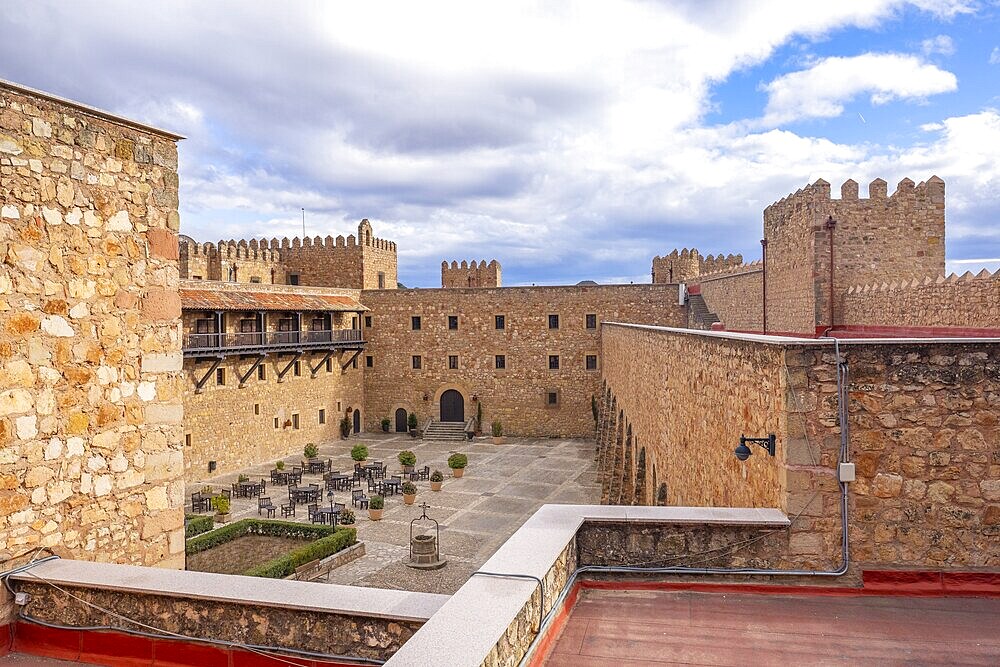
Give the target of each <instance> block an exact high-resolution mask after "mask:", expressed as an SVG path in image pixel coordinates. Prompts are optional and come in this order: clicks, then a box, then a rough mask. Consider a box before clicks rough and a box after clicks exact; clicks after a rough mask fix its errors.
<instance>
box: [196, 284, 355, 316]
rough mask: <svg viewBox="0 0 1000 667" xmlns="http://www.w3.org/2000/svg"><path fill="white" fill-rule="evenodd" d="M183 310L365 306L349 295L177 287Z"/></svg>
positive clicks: (345, 309) (316, 308) (323, 308)
mask: <svg viewBox="0 0 1000 667" xmlns="http://www.w3.org/2000/svg"><path fill="white" fill-rule="evenodd" d="M180 294H181V307H182V308H184V309H185V310H335V311H361V310H368V309H367V308H365V307H364V306H362V305H361V304H360V303H359V302H358V301H357V300H355V299H352V298H351V297H349V296H334V295H329V294H303V293H295V292H248V291H243V290H227V289H185V288H183V287H182V288H181V289H180Z"/></svg>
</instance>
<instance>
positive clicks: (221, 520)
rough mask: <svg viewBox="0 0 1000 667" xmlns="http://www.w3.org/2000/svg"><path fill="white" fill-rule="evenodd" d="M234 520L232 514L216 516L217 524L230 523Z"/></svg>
mask: <svg viewBox="0 0 1000 667" xmlns="http://www.w3.org/2000/svg"><path fill="white" fill-rule="evenodd" d="M232 518H233V515H232V513H226V514H216V515H215V523H229V520H230V519H232Z"/></svg>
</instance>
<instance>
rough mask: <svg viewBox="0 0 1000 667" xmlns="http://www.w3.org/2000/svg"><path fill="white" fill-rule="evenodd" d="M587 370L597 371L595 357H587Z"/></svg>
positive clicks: (589, 355) (594, 355)
mask: <svg viewBox="0 0 1000 667" xmlns="http://www.w3.org/2000/svg"><path fill="white" fill-rule="evenodd" d="M587 370H588V371H596V370H597V355H596V354H588V355H587Z"/></svg>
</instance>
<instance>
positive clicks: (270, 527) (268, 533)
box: [186, 519, 357, 578]
mask: <svg viewBox="0 0 1000 667" xmlns="http://www.w3.org/2000/svg"><path fill="white" fill-rule="evenodd" d="M356 542H357V531H356V530H355V529H354V528H343V527H341V528H333V527H332V526H321V525H310V524H303V523H293V522H289V521H265V520H260V519H243V520H242V521H237V522H235V523H231V524H229V525H227V526H223V527H222V528H218V529H216V530H213V531H210V532H207V533H204V534H202V535H198V536H197V537H193V538H191V539H189V540H188V541H187V547H186V553H187V557H188V566H187V567H188V569H190V570H198V571H202V572H219V573H223V574H243V575H248V576H252V577H273V578H281V577H287V576H289V575H290V574H293V573H294V572H295V568H297V567H299V566H300V565H303V564H305V563H308V562H310V561H313V560H317V559H321V558H326V557H327V556H330V555H331V554H334V553H337V552H338V551H342V550H344V549H346V548H347V547H349V546H351V545H352V544H355V543H356Z"/></svg>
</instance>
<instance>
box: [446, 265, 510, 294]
mask: <svg viewBox="0 0 1000 667" xmlns="http://www.w3.org/2000/svg"><path fill="white" fill-rule="evenodd" d="M501 274H502V270H501V268H500V263H499V262H498V261H496V260H495V259H491V260H490V263H489V264H487V263H486V260H485V259H484V260H481V261H480V262H478V263H477V262H476V260H472V262H466V261H465V260H464V259H463V260H462V263H461V264H459V263H458V262H456V261H452V263H451V266H449V265H448V262H441V287H500V285H501V283H502V275H501Z"/></svg>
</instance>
